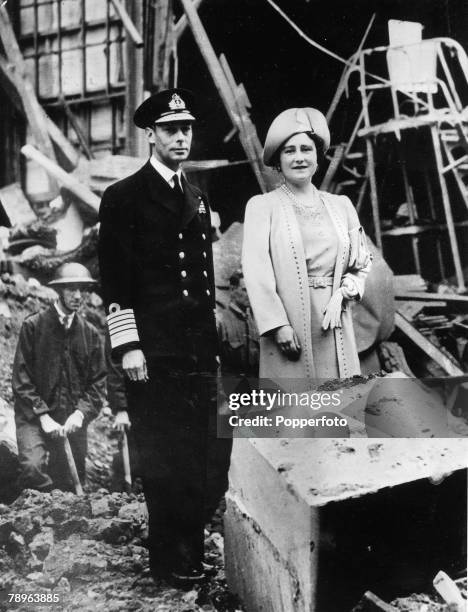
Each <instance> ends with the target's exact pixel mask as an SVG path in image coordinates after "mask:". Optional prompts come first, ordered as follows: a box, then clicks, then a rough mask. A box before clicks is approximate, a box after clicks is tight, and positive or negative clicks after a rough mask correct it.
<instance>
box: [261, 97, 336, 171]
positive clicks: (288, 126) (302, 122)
mask: <svg viewBox="0 0 468 612" xmlns="http://www.w3.org/2000/svg"><path fill="white" fill-rule="evenodd" d="M302 132H312V134H315V136H317V137H318V138H320V140H321V141H322V142H323V153H326V151H327V150H328V147H329V146H330V130H329V129H328V125H327V120H326V119H325V116H324V115H323V114H322V113H321V112H320V111H319V110H317V109H316V108H309V107H307V108H288V110H285V111H283V112H282V113H280V114H279V115H278V116H277V117H276V119H274V120H273V123H272V124H271V125H270V128H269V130H268V133H267V135H266V139H265V146H264V148H263V163H264V164H265V166H272V165H273V163H272V159H273V158H274V156H275V153H276V152H277V151H278V149H279V148H280V147H281V145H282V144H284V143H285V142H286V141H287V140H289V138H291V136H294V135H295V134H301V133H302Z"/></svg>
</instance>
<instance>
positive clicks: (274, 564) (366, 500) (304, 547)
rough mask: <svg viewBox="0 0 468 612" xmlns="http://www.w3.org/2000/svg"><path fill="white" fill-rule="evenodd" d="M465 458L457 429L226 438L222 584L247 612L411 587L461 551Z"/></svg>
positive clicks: (338, 608) (317, 606) (320, 606)
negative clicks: (229, 442) (428, 434)
mask: <svg viewBox="0 0 468 612" xmlns="http://www.w3.org/2000/svg"><path fill="white" fill-rule="evenodd" d="M467 464H468V440H466V439H388V438H382V439H366V438H355V439H304V438H297V439H268V438H263V439H253V438H252V439H240V438H237V439H235V440H234V448H233V455H232V461H231V469H230V489H229V492H228V495H227V511H226V517H225V537H226V543H225V545H226V576H227V580H228V584H229V587H230V589H231V590H232V591H233V592H234V593H236V594H237V595H239V597H240V598H241V600H242V601H243V602H244V604H245V606H246V610H247V611H248V612H261V611H268V612H284V611H288V612H289V611H291V612H292V611H294V612H318V611H320V612H331V611H333V612H342V610H344V609H350V608H351V607H352V605H353V604H354V603H356V601H357V600H358V599H359V597H360V596H361V595H362V593H363V592H364V591H365V590H367V589H371V590H374V592H376V593H377V594H378V595H379V596H385V595H386V594H387V591H388V592H392V589H394V588H397V587H401V589H402V591H404V589H405V586H408V588H413V587H418V586H420V585H421V584H423V582H424V580H426V579H427V578H429V579H431V578H433V575H435V573H436V572H437V569H436V570H435V572H434V574H432V577H431V576H429V574H430V573H431V572H432V571H433V567H432V562H433V563H434V564H435V565H437V564H438V563H444V562H445V561H446V560H447V559H448V556H449V552H448V549H450V554H452V552H453V555H452V556H453V558H457V557H458V558H460V559H462V557H463V551H462V550H461V549H458V548H457V546H458V544H457V542H458V543H459V542H461V541H464V539H466V537H465V538H464V537H463V533H461V532H462V531H463V529H466V466H467ZM442 474H443V475H445V480H444V478H443V477H442V479H441V478H436V479H434V476H437V475H439V476H440V475H442ZM434 482H442V484H440V485H438V486H435V485H434V484H433V483H434ZM441 513H442V514H444V513H445V514H447V513H450V516H446V517H445V518H446V519H447V521H446V522H445V523H443V524H442V526H439V525H438V524H437V523H434V521H439V523H440V518H441V517H440V516H438V515H440V514H441ZM450 523H451V525H450ZM436 524H437V525H438V526H437V527H436ZM463 525H465V527H463ZM452 545H453V546H452ZM444 548H445V550H444ZM462 563H463V559H462ZM438 569H440V568H438ZM409 580H412V581H413V582H412V583H411V584H410V583H409V582H408V581H409ZM405 581H406V582H405ZM389 585H390V586H389ZM379 589H380V590H379ZM344 606H348V608H346V607H344Z"/></svg>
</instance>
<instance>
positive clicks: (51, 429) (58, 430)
mask: <svg viewBox="0 0 468 612" xmlns="http://www.w3.org/2000/svg"><path fill="white" fill-rule="evenodd" d="M39 422H40V424H41V427H42V431H43V432H44V433H45V434H47V435H49V436H50V437H51V438H62V437H63V427H62V425H60V424H59V423H57V421H54V419H53V418H52V417H51V416H49V415H48V414H41V415H40V417H39Z"/></svg>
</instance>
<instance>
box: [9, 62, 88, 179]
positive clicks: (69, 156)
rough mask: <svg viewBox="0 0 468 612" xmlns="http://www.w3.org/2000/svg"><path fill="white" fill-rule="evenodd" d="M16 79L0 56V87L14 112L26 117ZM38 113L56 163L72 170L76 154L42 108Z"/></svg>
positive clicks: (77, 156) (13, 71)
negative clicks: (45, 129)
mask: <svg viewBox="0 0 468 612" xmlns="http://www.w3.org/2000/svg"><path fill="white" fill-rule="evenodd" d="M17 79H18V76H17V74H16V73H15V70H14V67H13V66H12V65H11V64H10V63H9V62H8V61H7V60H6V59H5V58H3V57H1V56H0V85H1V87H2V89H3V91H4V92H5V93H6V95H7V96H8V98H9V99H10V101H11V103H12V104H13V105H14V106H15V108H16V110H18V111H19V112H20V113H22V115H23V116H25V117H26V113H25V110H24V107H23V102H22V100H21V96H20V93H19V91H18V85H17ZM38 113H39V114H40V116H41V121H43V122H44V124H45V125H46V128H47V132H48V133H49V136H50V138H51V139H52V143H53V145H54V147H55V149H56V155H57V161H58V162H59V164H60V166H61V167H62V168H63V169H64V170H66V171H67V172H69V171H70V170H73V169H74V168H76V166H77V164H78V159H79V154H78V152H77V151H76V149H75V148H74V146H73V145H72V144H71V143H70V141H69V140H68V138H67V137H66V136H65V134H64V133H63V132H62V130H61V129H60V128H59V127H58V126H57V125H56V124H55V123H54V122H53V121H52V119H51V118H50V117H49V116H48V115H47V114H46V112H45V111H44V109H43V108H42V107H40V111H38Z"/></svg>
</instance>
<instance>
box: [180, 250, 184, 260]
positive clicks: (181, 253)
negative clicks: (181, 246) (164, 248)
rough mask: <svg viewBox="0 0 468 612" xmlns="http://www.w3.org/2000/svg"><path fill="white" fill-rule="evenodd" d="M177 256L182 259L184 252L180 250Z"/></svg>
mask: <svg viewBox="0 0 468 612" xmlns="http://www.w3.org/2000/svg"><path fill="white" fill-rule="evenodd" d="M179 257H180V259H183V258H184V257H185V253H184V252H183V251H181V252H180V253H179Z"/></svg>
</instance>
